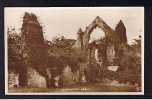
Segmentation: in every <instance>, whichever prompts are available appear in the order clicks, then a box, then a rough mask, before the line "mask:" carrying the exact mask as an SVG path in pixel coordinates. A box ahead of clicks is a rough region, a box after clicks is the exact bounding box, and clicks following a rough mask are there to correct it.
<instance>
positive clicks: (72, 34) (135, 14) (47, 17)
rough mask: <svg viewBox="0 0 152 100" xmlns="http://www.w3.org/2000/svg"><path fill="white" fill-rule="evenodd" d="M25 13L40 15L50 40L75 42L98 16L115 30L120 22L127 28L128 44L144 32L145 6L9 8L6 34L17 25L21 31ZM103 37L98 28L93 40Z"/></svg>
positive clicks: (6, 15)
mask: <svg viewBox="0 0 152 100" xmlns="http://www.w3.org/2000/svg"><path fill="white" fill-rule="evenodd" d="M24 12H29V13H34V14H36V15H37V16H38V19H39V21H40V23H41V25H42V26H43V31H44V37H45V38H46V39H47V40H52V38H54V37H55V36H62V35H63V36H65V37H66V38H72V39H76V38H77V31H78V29H79V28H80V27H81V28H82V30H83V31H84V30H85V27H86V26H88V25H89V24H90V23H91V22H92V21H93V20H94V19H95V18H96V16H100V17H101V18H102V19H103V20H104V21H105V22H106V23H107V24H108V25H109V26H110V27H112V28H113V29H115V26H116V24H117V23H118V22H119V20H120V19H121V20H122V21H123V22H124V24H125V26H126V29H127V38H128V41H129V42H131V41H132V40H133V39H135V38H138V36H139V35H141V36H143V35H142V34H143V33H144V7H37V8H35V7H27V8H26V7H6V8H5V32H6V29H7V28H8V27H14V26H15V28H16V30H17V31H18V32H19V31H20V28H21V25H22V17H23V15H24ZM100 36H104V33H103V32H102V31H101V30H100V29H98V28H97V29H95V30H94V31H93V34H92V35H91V37H92V39H97V38H99V37H100Z"/></svg>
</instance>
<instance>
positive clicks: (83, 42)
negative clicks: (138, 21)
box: [75, 16, 127, 63]
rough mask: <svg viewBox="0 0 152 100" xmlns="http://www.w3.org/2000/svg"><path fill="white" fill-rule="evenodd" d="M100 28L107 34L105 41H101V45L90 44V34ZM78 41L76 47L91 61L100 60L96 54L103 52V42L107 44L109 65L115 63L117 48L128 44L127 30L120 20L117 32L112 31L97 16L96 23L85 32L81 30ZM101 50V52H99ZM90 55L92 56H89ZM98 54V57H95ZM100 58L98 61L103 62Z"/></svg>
mask: <svg viewBox="0 0 152 100" xmlns="http://www.w3.org/2000/svg"><path fill="white" fill-rule="evenodd" d="M96 27H99V28H101V29H102V30H103V32H105V37H104V40H101V41H99V43H96V42H95V41H94V43H93V42H92V43H89V40H90V34H91V33H92V31H93V30H94V29H95V28H96ZM77 34H78V39H77V41H76V44H75V47H77V48H80V49H81V50H82V51H83V52H84V53H86V55H88V56H89V57H88V58H90V59H92V57H93V58H95V59H96V60H97V59H98V55H97V54H99V53H97V52H95V51H98V52H101V51H102V50H101V49H102V48H101V47H102V46H103V45H101V44H102V42H103V43H104V44H105V47H103V48H106V52H105V53H106V55H105V56H106V57H105V58H106V59H107V61H108V62H109V63H112V62H114V59H116V57H117V48H118V47H119V44H127V36H126V28H125V26H124V24H123V22H122V21H121V20H120V22H119V23H118V24H117V26H116V28H115V30H114V29H112V28H111V27H110V26H108V25H107V24H106V23H105V22H104V21H103V19H101V18H100V17H99V16H97V17H96V18H95V19H94V21H93V22H92V23H91V24H90V25H88V26H87V27H86V29H85V31H84V32H83V31H82V29H79V31H78V33H77ZM99 48H100V50H99ZM89 53H90V54H89ZM95 54H96V55H95ZM101 58H103V57H100V59H98V61H103V60H102V59H101Z"/></svg>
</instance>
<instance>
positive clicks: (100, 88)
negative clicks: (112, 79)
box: [9, 83, 136, 93]
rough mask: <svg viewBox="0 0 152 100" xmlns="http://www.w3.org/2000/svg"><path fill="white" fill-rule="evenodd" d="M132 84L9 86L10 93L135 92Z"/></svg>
mask: <svg viewBox="0 0 152 100" xmlns="http://www.w3.org/2000/svg"><path fill="white" fill-rule="evenodd" d="M135 91H136V90H135V88H134V87H133V86H111V85H105V84H101V83H92V84H77V85H73V86H69V87H65V88H11V89H9V92H10V93H13V92H15V93H16V92H17V93H18V92H21V93H26V92H43V93H46V92H52V93H54V92H135Z"/></svg>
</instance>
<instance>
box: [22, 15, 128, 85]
mask: <svg viewBox="0 0 152 100" xmlns="http://www.w3.org/2000/svg"><path fill="white" fill-rule="evenodd" d="M96 27H99V28H100V29H101V30H103V31H104V32H105V38H104V39H101V40H96V41H93V42H92V43H89V40H90V35H91V33H92V31H93V30H94V29H95V28H96ZM77 34H78V37H77V40H76V43H75V44H74V47H75V48H77V49H79V50H80V51H81V52H83V53H84V54H85V55H86V56H87V57H88V61H90V60H91V59H92V58H93V59H95V60H96V62H97V63H99V64H100V65H103V64H106V65H107V66H108V65H113V64H115V62H114V59H116V58H117V49H118V47H119V46H120V45H125V44H127V37H126V28H125V26H124V24H123V22H122V21H121V20H120V22H119V23H118V24H117V26H116V28H115V30H114V29H112V28H111V27H110V26H108V25H107V24H106V23H105V22H104V21H103V19H101V18H100V17H99V16H97V17H96V18H95V20H94V21H93V22H92V23H91V24H90V25H88V26H87V27H86V29H85V30H84V31H82V29H81V28H80V29H79V30H78V32H77ZM21 36H22V37H23V38H22V52H23V58H24V60H25V64H26V67H25V68H24V73H27V72H28V73H27V77H28V78H29V79H28V80H27V81H25V82H26V83H27V85H28V86H32V87H47V80H46V78H45V77H48V78H49V77H51V73H50V72H49V71H48V70H47V69H48V68H47V58H45V57H47V48H46V47H45V45H44V37H43V31H42V26H41V25H40V23H39V22H38V19H37V17H36V16H35V15H34V14H29V13H25V15H24V17H23V24H22V28H21ZM31 49H32V51H31ZM31 55H32V56H31ZM44 55H46V56H44ZM32 59H34V60H37V62H34V61H32ZM33 65H34V66H33ZM44 69H46V70H44ZM67 69H68V68H67ZM69 70H70V69H69ZM24 73H23V74H24ZM68 73H70V71H68V72H66V69H65V72H64V75H65V76H70V75H69V74H68ZM68 78H70V79H71V78H72V77H68ZM82 78H83V79H84V77H83V76H82ZM83 79H82V80H83ZM75 80H79V79H77V78H75ZM68 81H69V80H68ZM84 81H85V80H84Z"/></svg>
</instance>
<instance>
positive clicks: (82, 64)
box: [4, 7, 144, 95]
mask: <svg viewBox="0 0 152 100" xmlns="http://www.w3.org/2000/svg"><path fill="white" fill-rule="evenodd" d="M4 30H5V94H6V95H144V7H5V8H4Z"/></svg>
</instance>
